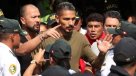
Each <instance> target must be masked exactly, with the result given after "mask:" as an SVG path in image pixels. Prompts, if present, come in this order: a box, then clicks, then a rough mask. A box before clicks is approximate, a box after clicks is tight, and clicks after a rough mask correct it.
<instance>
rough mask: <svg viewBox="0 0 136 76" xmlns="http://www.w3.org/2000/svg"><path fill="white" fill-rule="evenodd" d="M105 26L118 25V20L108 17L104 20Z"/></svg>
mask: <svg viewBox="0 0 136 76" xmlns="http://www.w3.org/2000/svg"><path fill="white" fill-rule="evenodd" d="M105 24H113V25H115V24H119V20H118V19H117V18H111V17H108V18H106V20H105Z"/></svg>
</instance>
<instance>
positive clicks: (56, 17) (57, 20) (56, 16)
mask: <svg viewBox="0 0 136 76" xmlns="http://www.w3.org/2000/svg"><path fill="white" fill-rule="evenodd" d="M55 19H56V22H57V23H59V17H58V15H55Z"/></svg>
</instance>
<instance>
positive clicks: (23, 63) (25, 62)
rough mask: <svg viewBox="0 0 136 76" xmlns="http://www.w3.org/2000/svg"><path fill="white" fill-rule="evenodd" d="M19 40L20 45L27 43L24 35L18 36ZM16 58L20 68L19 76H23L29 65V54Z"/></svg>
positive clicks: (30, 58)
mask: <svg viewBox="0 0 136 76" xmlns="http://www.w3.org/2000/svg"><path fill="white" fill-rule="evenodd" d="M20 38H21V43H25V42H27V41H28V40H27V39H26V37H25V36H24V35H20ZM17 58H18V60H19V62H20V66H21V75H23V73H24V72H25V70H26V69H27V67H28V66H29V65H30V62H31V60H32V57H31V53H29V54H27V55H24V56H17Z"/></svg>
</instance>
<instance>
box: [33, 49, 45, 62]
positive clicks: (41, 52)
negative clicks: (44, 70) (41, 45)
mask: <svg viewBox="0 0 136 76" xmlns="http://www.w3.org/2000/svg"><path fill="white" fill-rule="evenodd" d="M44 52H45V51H44V50H42V49H39V52H37V53H36V54H35V55H34V58H33V59H34V60H36V62H37V63H38V64H39V63H41V62H44V61H45V59H44V57H43V55H44Z"/></svg>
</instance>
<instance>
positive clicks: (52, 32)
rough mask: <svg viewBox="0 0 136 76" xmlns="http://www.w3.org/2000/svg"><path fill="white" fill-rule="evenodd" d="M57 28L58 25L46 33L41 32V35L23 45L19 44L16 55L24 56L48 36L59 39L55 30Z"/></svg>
mask: <svg viewBox="0 0 136 76" xmlns="http://www.w3.org/2000/svg"><path fill="white" fill-rule="evenodd" d="M59 27H60V25H58V26H55V27H54V28H51V29H48V30H47V31H45V32H43V33H42V34H39V35H38V36H36V37H35V38H33V39H31V40H29V41H27V42H25V43H23V44H20V46H19V48H18V49H16V54H18V55H25V54H28V53H30V52H32V51H33V50H34V49H35V48H36V47H37V46H38V45H39V44H40V43H41V42H42V40H44V39H46V38H48V37H50V36H51V37H53V38H59V37H60V34H59V33H58V32H57V31H56V29H57V28H59Z"/></svg>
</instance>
